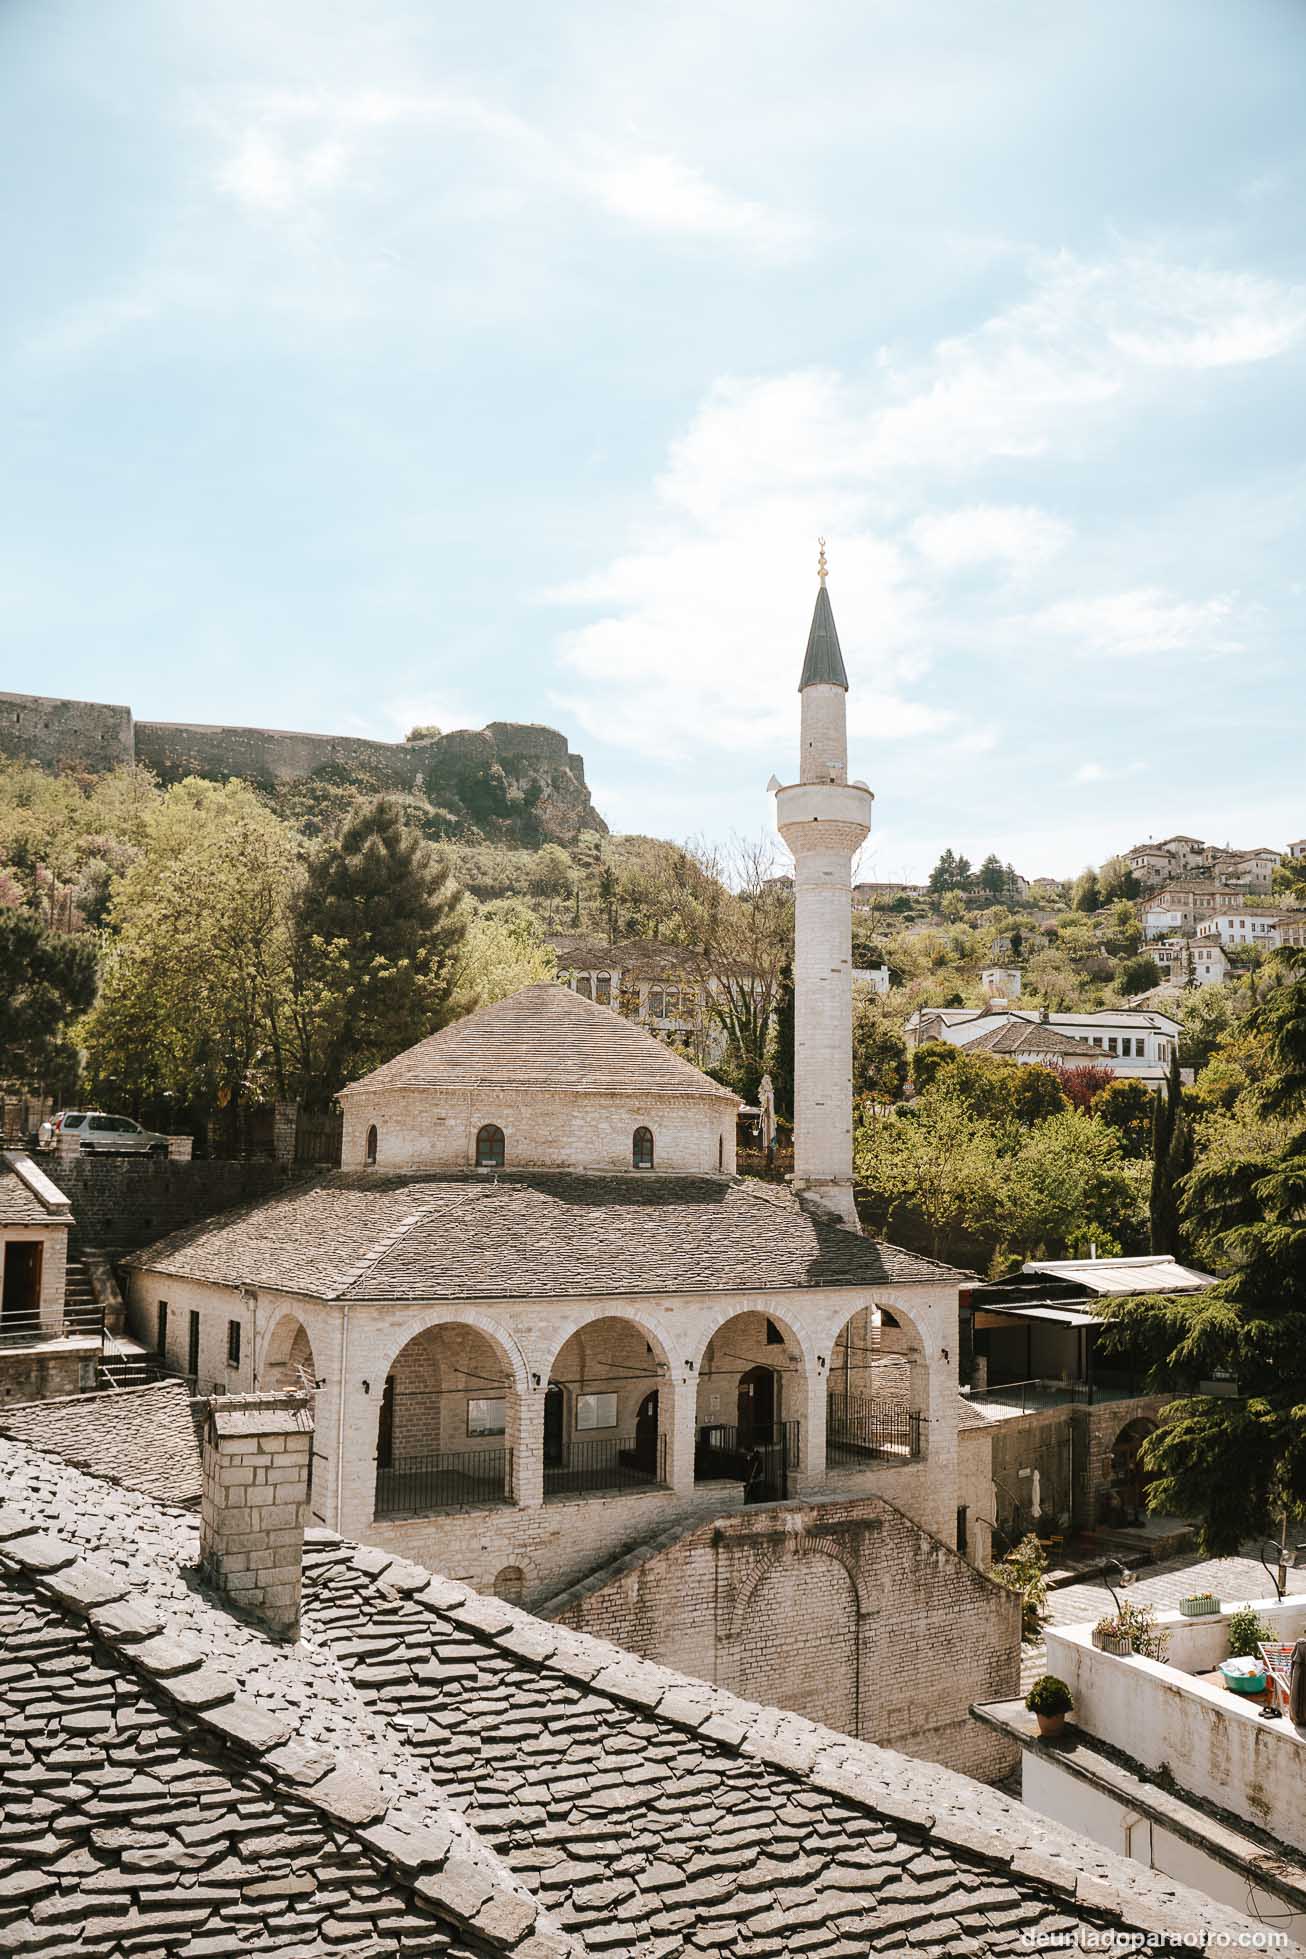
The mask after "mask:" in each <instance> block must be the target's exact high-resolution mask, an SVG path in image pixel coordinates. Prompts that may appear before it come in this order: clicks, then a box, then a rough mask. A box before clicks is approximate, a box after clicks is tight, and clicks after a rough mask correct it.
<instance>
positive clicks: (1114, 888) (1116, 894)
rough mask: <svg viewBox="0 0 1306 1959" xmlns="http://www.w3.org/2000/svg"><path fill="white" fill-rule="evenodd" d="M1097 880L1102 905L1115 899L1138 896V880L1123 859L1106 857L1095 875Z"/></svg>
mask: <svg viewBox="0 0 1306 1959" xmlns="http://www.w3.org/2000/svg"><path fill="white" fill-rule="evenodd" d="M1097 880H1098V885H1099V888H1100V890H1101V894H1102V903H1103V904H1104V905H1109V904H1110V903H1111V902H1112V901H1113V900H1115V899H1120V898H1136V897H1137V896H1138V893H1139V889H1140V886H1139V883H1138V879H1137V878H1136V877H1135V876H1134V873H1133V872H1132V871H1131V870H1130V868H1129V864H1128V862H1127V861H1126V859H1125V858H1123V857H1108V858H1107V860H1106V862H1105V864H1103V866H1102V868H1101V870H1100V871H1099V872H1098V874H1097Z"/></svg>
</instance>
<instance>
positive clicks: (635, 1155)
mask: <svg viewBox="0 0 1306 1959" xmlns="http://www.w3.org/2000/svg"><path fill="white" fill-rule="evenodd" d="M631 1154H632V1159H633V1161H634V1165H635V1168H636V1169H637V1170H651V1169H652V1168H653V1131H652V1130H651V1129H645V1128H644V1126H643V1125H642V1124H641V1125H640V1127H639V1128H638V1129H637V1130H636V1131H635V1141H634V1145H633V1149H632V1152H631Z"/></svg>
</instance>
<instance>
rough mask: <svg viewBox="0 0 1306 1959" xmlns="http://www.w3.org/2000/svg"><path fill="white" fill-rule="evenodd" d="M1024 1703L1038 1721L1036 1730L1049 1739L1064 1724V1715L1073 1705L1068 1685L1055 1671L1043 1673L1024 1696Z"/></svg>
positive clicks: (1057, 1733)
mask: <svg viewBox="0 0 1306 1959" xmlns="http://www.w3.org/2000/svg"><path fill="white" fill-rule="evenodd" d="M1025 1705H1026V1707H1027V1708H1028V1709H1029V1711H1030V1713H1031V1714H1032V1715H1033V1716H1034V1719H1035V1720H1036V1721H1037V1722H1038V1731H1039V1733H1040V1734H1041V1735H1042V1736H1043V1738H1044V1740H1045V1741H1051V1740H1052V1739H1053V1738H1054V1737H1055V1736H1056V1735H1059V1734H1060V1733H1061V1730H1062V1729H1063V1728H1064V1727H1065V1725H1066V1716H1067V1714H1069V1712H1070V1710H1071V1708H1072V1707H1073V1706H1074V1705H1075V1703H1074V1699H1073V1697H1072V1695H1071V1692H1070V1689H1069V1687H1067V1685H1066V1683H1065V1681H1064V1680H1058V1679H1057V1676H1056V1675H1055V1673H1045V1674H1043V1675H1042V1677H1041V1678H1040V1679H1038V1680H1036V1681H1035V1682H1034V1685H1033V1686H1032V1687H1031V1688H1030V1690H1029V1692H1028V1693H1027V1694H1026V1696H1025Z"/></svg>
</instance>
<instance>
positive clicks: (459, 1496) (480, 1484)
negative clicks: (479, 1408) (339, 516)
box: [375, 1449, 512, 1517]
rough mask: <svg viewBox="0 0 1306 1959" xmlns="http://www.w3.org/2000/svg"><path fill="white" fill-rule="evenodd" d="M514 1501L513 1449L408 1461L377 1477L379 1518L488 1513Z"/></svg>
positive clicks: (451, 1452) (450, 1453)
mask: <svg viewBox="0 0 1306 1959" xmlns="http://www.w3.org/2000/svg"><path fill="white" fill-rule="evenodd" d="M511 1501H512V1450H511V1449H455V1450H446V1451H444V1452H443V1453H441V1454H437V1455H428V1456H406V1457H403V1458H401V1459H400V1460H399V1461H397V1462H393V1463H391V1465H390V1466H389V1468H388V1469H378V1470H377V1472H376V1513H375V1514H376V1515H377V1516H378V1517H427V1516H429V1515H430V1514H431V1513H432V1511H435V1510H466V1509H475V1510H484V1509H488V1508H489V1507H490V1506H491V1505H493V1504H499V1503H511Z"/></svg>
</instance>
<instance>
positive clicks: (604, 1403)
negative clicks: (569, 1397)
mask: <svg viewBox="0 0 1306 1959" xmlns="http://www.w3.org/2000/svg"><path fill="white" fill-rule="evenodd" d="M616 1426H617V1397H616V1395H615V1394H578V1395H577V1396H576V1427H577V1428H578V1429H581V1428H615V1427H616Z"/></svg>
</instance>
